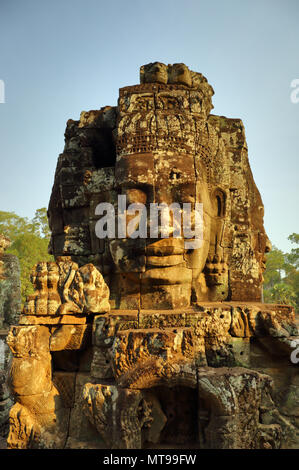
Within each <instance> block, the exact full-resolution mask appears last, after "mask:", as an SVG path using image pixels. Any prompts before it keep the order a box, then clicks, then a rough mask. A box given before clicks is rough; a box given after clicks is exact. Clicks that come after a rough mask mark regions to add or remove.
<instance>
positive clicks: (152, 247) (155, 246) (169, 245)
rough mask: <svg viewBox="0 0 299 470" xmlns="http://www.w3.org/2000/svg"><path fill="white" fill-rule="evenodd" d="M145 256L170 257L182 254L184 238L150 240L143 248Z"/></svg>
mask: <svg viewBox="0 0 299 470" xmlns="http://www.w3.org/2000/svg"><path fill="white" fill-rule="evenodd" d="M145 253H146V256H147V257H158V256H161V257H170V256H174V255H183V254H184V253H185V248H184V239H182V238H164V239H160V240H156V241H153V242H150V243H149V244H148V245H147V246H146V250H145Z"/></svg>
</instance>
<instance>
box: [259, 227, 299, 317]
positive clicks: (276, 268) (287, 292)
mask: <svg viewBox="0 0 299 470" xmlns="http://www.w3.org/2000/svg"><path fill="white" fill-rule="evenodd" d="M288 240H290V241H291V242H292V243H294V244H295V245H297V247H295V248H292V249H291V251H290V253H283V252H282V251H281V250H279V249H278V248H276V247H275V246H274V247H273V249H272V251H270V253H268V254H267V262H266V270H265V272H264V301H265V302H271V303H282V304H289V305H293V307H295V310H296V312H297V313H299V234H298V233H292V234H291V235H290V236H289V237H288Z"/></svg>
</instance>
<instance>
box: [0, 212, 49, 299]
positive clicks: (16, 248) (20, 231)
mask: <svg viewBox="0 0 299 470" xmlns="http://www.w3.org/2000/svg"><path fill="white" fill-rule="evenodd" d="M0 233H3V234H4V235H6V236H7V237H8V238H10V240H11V242H12V243H11V246H10V247H9V248H8V249H7V252H8V253H12V254H14V255H16V256H17V257H18V258H19V261H20V266H21V294H22V302H24V301H25V298H26V296H27V295H29V294H31V293H32V292H33V288H32V284H31V282H30V273H31V270H32V267H33V266H34V264H35V263H37V262H38V261H52V260H53V256H51V255H49V254H48V244H49V239H50V230H49V226H48V218H47V210H46V208H45V207H43V208H41V209H37V210H36V212H35V216H34V217H33V219H32V220H30V219H28V218H27V217H20V216H19V215H17V214H15V213H14V212H4V211H0Z"/></svg>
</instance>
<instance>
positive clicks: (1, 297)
mask: <svg viewBox="0 0 299 470" xmlns="http://www.w3.org/2000/svg"><path fill="white" fill-rule="evenodd" d="M10 243H11V242H10V240H9V238H7V237H5V236H4V235H2V234H0V329H1V328H7V327H9V325H13V324H14V323H17V322H18V319H19V315H20V312H21V282H20V264H19V260H18V258H17V257H16V256H14V255H12V254H10V253H5V250H6V249H7V248H8V247H9V245H10Z"/></svg>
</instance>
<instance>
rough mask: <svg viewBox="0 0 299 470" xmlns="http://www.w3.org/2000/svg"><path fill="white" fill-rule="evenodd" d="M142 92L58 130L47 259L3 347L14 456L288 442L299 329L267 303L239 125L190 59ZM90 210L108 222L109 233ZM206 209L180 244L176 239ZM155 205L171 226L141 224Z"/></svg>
mask: <svg viewBox="0 0 299 470" xmlns="http://www.w3.org/2000/svg"><path fill="white" fill-rule="evenodd" d="M140 82H141V83H140V84H139V85H134V86H128V87H124V88H121V89H120V91H119V100H118V105H117V107H109V106H107V107H104V108H101V109H100V110H91V111H83V112H82V113H81V115H80V120H78V121H74V120H69V121H68V122H67V126H66V131H65V148H64V150H63V153H62V154H61V155H60V156H59V159H58V163H57V169H56V173H55V180H54V185H53V189H52V194H51V199H50V203H49V210H48V216H49V224H50V227H51V231H52V235H51V242H50V251H51V252H52V253H53V254H54V256H55V260H56V261H55V262H53V263H43V262H41V263H38V264H37V265H36V266H35V267H34V269H33V274H32V281H33V284H34V288H35V293H34V294H33V295H32V296H30V297H29V298H28V299H27V302H26V304H25V307H24V311H23V314H22V316H21V318H20V321H19V326H15V327H12V328H11V330H10V333H9V338H8V344H9V346H10V348H11V351H12V353H13V356H14V357H13V360H12V367H11V372H10V377H9V383H10V386H11V388H12V391H13V393H14V395H15V397H16V403H15V405H14V406H13V408H12V409H11V413H10V432H9V438H8V446H9V447H11V448H42V447H46V448H95V449H101V448H106V449H132V448H149V447H151V448H157V449H159V448H173V447H175V448H188V447H192V448H210V449H217V448H223V449H237V448H240V449H270V448H273V449H276V448H296V447H297V448H298V443H299V415H298V413H299V411H298V409H299V408H298V404H299V398H298V397H299V395H298V387H299V380H298V372H297V369H296V366H295V364H293V363H292V362H291V360H290V359H291V352H292V348H294V344H297V343H296V342H298V344H299V333H298V331H297V328H296V324H295V316H294V311H293V309H292V308H291V307H289V306H286V305H272V304H269V305H267V304H263V303H262V302H261V298H262V295H261V294H262V282H263V271H264V268H265V253H267V252H268V251H269V250H270V248H271V244H270V242H269V240H268V237H267V235H266V233H265V229H264V226H263V203H262V200H261V197H260V194H259V191H258V190H257V188H256V186H255V183H254V180H253V176H252V173H251V170H250V165H249V161H248V154H247V144H246V138H245V131H244V126H243V123H242V121H241V120H240V119H229V118H226V117H223V116H215V115H212V114H210V112H211V110H212V108H213V105H212V95H213V93H214V91H213V89H212V87H211V85H209V83H208V82H207V80H206V78H205V77H204V76H203V75H202V74H200V73H196V72H193V71H190V70H189V69H188V67H187V66H186V65H184V64H172V65H165V64H161V63H158V62H155V63H151V64H147V65H144V66H142V67H141V69H140ZM120 196H125V197H126V202H125V205H124V207H123V211H122V210H121V207H120V202H119V201H121V198H120ZM100 203H109V204H110V206H105V207H109V210H110V211H111V214H112V218H111V219H109V220H110V222H111V221H112V222H116V225H115V232H114V233H112V235H111V233H110V235H109V236H108V237H107V238H106V239H103V238H101V237H100V238H99V237H98V233H99V232H98V229H99V227H101V228H102V229H103V225H101V224H103V221H102V219H100V218H99V215H100V213H101V208H100V209H99V206H98V205H99V204H100ZM173 203H175V204H174V205H172V204H173ZM199 203H202V204H203V207H202V208H203V213H202V222H203V229H202V237H201V238H202V240H201V243H200V244H199V245H196V246H194V245H192V246H190V241H191V240H192V238H196V237H195V234H194V233H193V234H191V239H190V233H189V234H188V233H186V231H185V227H183V228H184V231H183V232H182V231H181V230H179V229H181V228H182V226H183V225H184V224H183V222H184V221H185V217H186V215H187V212H188V211H187V207H189V208H190V224H189V225H190V229H191V228H192V229H193V228H194V226H195V222H196V207H197V206H196V204H199ZM131 204H137V205H139V206H138V207H140V205H141V204H142V207H144V208H146V210H147V213H146V217H144V216H142V215H140V213H139V215H138V214H137V216H136V214H135V213H133V212H134V211H131V209H132V206H131ZM152 204H155V205H161V204H167V205H168V206H171V205H172V206H171V207H172V211H170V215H169V219H170V221H171V222H174V224H173V227H171V230H172V231H171V233H170V234H169V233H166V234H165V232H164V229H165V224H164V225H163V223H162V224H160V226H159V227H158V229H159V230H158V231H157V232H156V233H155V230H152V229H155V224H154V223H153V216H152V214H151V212H150V210H151V207H152ZM182 204H189V205H190V206H186V205H185V206H184V205H183V206H182ZM178 205H179V207H178ZM135 207H136V206H135ZM176 211H177V212H176ZM135 212H136V211H135ZM178 214H180V217H182V216H183V217H184V219H183V220H182V219H181V218H180V219H179V220H178V219H177V218H176V217H177V216H178ZM162 219H163V217H162V216H161V220H162ZM122 221H123V222H125V224H124V225H125V227H123V226H122ZM144 222H146V230H145V233H143V236H140V237H138V236H137V238H133V237H131V235H132V231H133V233H134V231H135V235H136V232H137V235H138V234H139V235H141V231H142V229H144V226H143V225H142V224H144ZM106 224H107V226H108V221H107V220H106ZM112 228H113V227H112ZM138 231H139V232H138ZM112 232H113V230H112ZM177 232H179V235H178V236H177ZM0 405H1V401H0Z"/></svg>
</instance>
